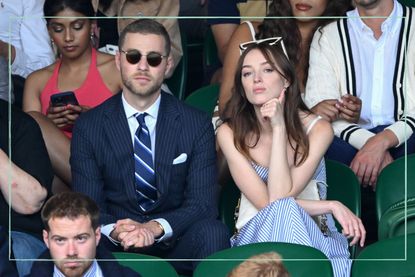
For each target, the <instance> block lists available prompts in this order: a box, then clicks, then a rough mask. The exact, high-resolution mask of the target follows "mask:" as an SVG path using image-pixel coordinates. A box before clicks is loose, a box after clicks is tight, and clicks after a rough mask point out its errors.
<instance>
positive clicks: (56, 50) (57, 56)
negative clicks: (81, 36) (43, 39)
mask: <svg viewBox="0 0 415 277" xmlns="http://www.w3.org/2000/svg"><path fill="white" fill-rule="evenodd" d="M50 45H51V46H52V51H53V55H54V56H55V59H57V58H59V50H58V47H57V46H56V44H55V42H54V41H53V39H50Z"/></svg>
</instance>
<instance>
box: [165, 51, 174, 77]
mask: <svg viewBox="0 0 415 277" xmlns="http://www.w3.org/2000/svg"><path fill="white" fill-rule="evenodd" d="M173 65H174V62H173V56H172V54H171V52H170V54H169V56H168V57H167V64H166V69H165V70H164V78H166V76H171V75H172V74H173V72H172V70H173Z"/></svg>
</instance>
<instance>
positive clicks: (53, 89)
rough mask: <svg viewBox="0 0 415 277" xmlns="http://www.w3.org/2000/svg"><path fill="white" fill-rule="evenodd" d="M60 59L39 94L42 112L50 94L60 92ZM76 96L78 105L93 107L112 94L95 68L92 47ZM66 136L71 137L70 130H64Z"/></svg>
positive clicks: (46, 105)
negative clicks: (84, 76)
mask: <svg viewBox="0 0 415 277" xmlns="http://www.w3.org/2000/svg"><path fill="white" fill-rule="evenodd" d="M61 63H62V60H58V62H57V65H56V66H55V69H54V70H53V74H52V76H51V77H50V79H49V80H48V82H47V83H46V86H45V88H44V89H43V91H42V93H41V94H40V102H41V104H42V113H43V114H46V112H47V109H48V107H49V102H50V96H51V95H52V94H55V93H58V92H60V91H59V89H58V73H59V69H60V67H61ZM74 93H75V95H76V98H77V99H78V102H79V104H80V105H83V106H89V107H95V106H98V105H99V104H101V103H102V102H104V101H105V100H107V99H108V98H109V97H111V96H112V95H114V94H113V93H112V91H111V90H109V89H108V87H107V86H106V84H105V83H104V81H103V80H102V77H101V74H100V73H99V71H98V68H97V51H96V50H95V48H92V53H91V63H90V65H89V70H88V75H87V77H86V78H85V81H84V82H83V84H82V85H81V86H80V87H79V88H77V89H75V90H74ZM64 133H65V134H66V135H67V136H68V137H72V133H71V132H67V131H64Z"/></svg>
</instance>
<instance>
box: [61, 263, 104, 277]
mask: <svg viewBox="0 0 415 277" xmlns="http://www.w3.org/2000/svg"><path fill="white" fill-rule="evenodd" d="M53 277H66V276H65V274H63V273H62V272H61V271H60V270H59V268H57V267H56V265H55V266H54V268H53ZM82 277H104V275H103V274H102V270H101V268H100V267H99V264H98V262H97V260H95V259H94V260H93V262H92V264H91V266H90V267H89V269H88V271H87V272H85V273H84V274H83V275H82Z"/></svg>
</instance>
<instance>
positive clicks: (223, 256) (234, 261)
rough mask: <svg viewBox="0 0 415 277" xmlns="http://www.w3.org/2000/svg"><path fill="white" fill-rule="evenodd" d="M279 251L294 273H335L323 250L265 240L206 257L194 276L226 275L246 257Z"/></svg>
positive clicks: (216, 276) (222, 276)
mask: <svg viewBox="0 0 415 277" xmlns="http://www.w3.org/2000/svg"><path fill="white" fill-rule="evenodd" d="M271 251H275V252H277V253H279V254H280V255H281V256H282V258H283V264H284V266H285V267H286V269H287V271H288V272H289V273H290V275H291V276H292V277H300V276H304V277H305V276H307V277H309V276H319V277H325V276H333V269H332V266H331V263H330V261H329V260H328V258H327V257H326V256H325V255H324V254H323V253H322V252H320V251H319V250H317V249H315V248H312V247H309V246H304V245H299V244H290V243H283V242H265V243H254V244H248V245H243V246H239V247H233V248H229V249H225V250H222V251H219V252H217V253H215V254H213V255H211V256H209V257H207V258H206V259H204V260H203V261H202V262H201V263H200V264H199V265H198V266H197V268H196V270H195V272H194V274H193V276H194V277H210V276H215V277H224V276H226V275H227V274H228V273H229V272H230V271H231V270H232V269H233V268H234V267H236V266H237V265H239V264H240V263H241V262H243V261H244V260H246V259H248V258H250V257H252V256H254V255H257V254H262V253H266V252H271Z"/></svg>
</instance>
